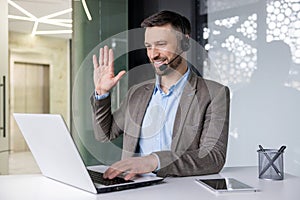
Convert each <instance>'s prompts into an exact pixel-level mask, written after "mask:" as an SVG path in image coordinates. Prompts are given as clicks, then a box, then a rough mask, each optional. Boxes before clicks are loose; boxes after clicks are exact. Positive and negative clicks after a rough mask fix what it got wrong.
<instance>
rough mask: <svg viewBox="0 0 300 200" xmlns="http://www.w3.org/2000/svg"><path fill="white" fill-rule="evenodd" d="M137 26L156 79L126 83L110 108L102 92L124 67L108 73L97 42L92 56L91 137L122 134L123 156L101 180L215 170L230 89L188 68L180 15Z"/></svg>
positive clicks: (107, 58)
mask: <svg viewBox="0 0 300 200" xmlns="http://www.w3.org/2000/svg"><path fill="white" fill-rule="evenodd" d="M142 27H144V28H145V47H146V49H147V55H148V57H149V60H150V62H151V63H152V65H153V68H154V71H155V73H156V80H150V81H146V82H143V83H141V84H138V85H135V86H133V87H131V88H130V90H129V91H128V93H127V96H126V98H125V99H124V101H123V102H122V105H121V106H120V108H119V109H118V110H117V111H116V112H114V113H113V114H112V113H111V100H110V95H109V91H110V90H111V89H112V88H113V87H114V86H115V85H116V84H117V83H118V81H119V80H120V79H121V77H122V76H123V75H124V74H125V72H124V71H121V72H119V73H118V74H117V75H115V74H114V68H113V60H114V57H113V51H112V49H109V48H108V47H107V46H105V47H104V48H100V52H99V60H98V59H97V57H96V56H95V55H94V56H93V64H94V84H95V93H94V94H93V95H92V97H91V104H92V109H93V120H94V122H93V124H94V130H95V137H96V139H98V140H100V141H110V140H113V139H115V138H117V137H118V136H120V135H121V134H123V136H124V137H123V150H122V160H121V161H118V162H116V163H114V164H113V165H112V166H111V167H110V168H109V169H108V170H107V171H106V172H105V173H104V178H110V179H112V178H114V177H116V176H117V175H119V174H121V173H124V172H125V174H126V176H125V179H131V178H132V177H134V176H135V175H137V174H144V173H148V172H156V173H157V175H158V176H163V177H166V176H189V175H201V174H211V173H218V172H219V171H220V170H221V169H222V167H223V165H224V163H225V157H226V150H227V139H228V123H229V89H228V88H227V87H225V86H223V85H221V84H219V83H216V82H213V81H208V80H204V79H203V78H201V77H199V76H197V75H196V74H195V73H194V72H193V71H192V70H190V69H189V67H188V65H187V61H186V59H185V58H186V51H187V50H188V49H189V37H190V36H189V34H190V23H189V21H188V20H187V19H186V18H185V17H183V16H181V15H179V14H177V13H175V12H171V11H161V12H158V13H156V14H154V15H152V16H150V17H148V18H147V19H145V20H144V21H143V23H142ZM178 33H181V34H178Z"/></svg>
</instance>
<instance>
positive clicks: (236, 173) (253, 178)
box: [0, 167, 300, 200]
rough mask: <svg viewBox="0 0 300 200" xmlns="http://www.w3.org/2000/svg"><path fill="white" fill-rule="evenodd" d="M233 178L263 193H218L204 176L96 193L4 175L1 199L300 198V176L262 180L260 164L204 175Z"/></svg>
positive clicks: (41, 179)
mask: <svg viewBox="0 0 300 200" xmlns="http://www.w3.org/2000/svg"><path fill="white" fill-rule="evenodd" d="M221 176H223V177H233V178H236V179H238V180H241V181H243V182H244V183H246V184H248V185H251V186H253V187H257V188H259V189H260V190H261V191H260V192H243V193H230V194H229V193H227V194H220V195H215V194H214V193H212V192H210V191H209V190H208V189H206V188H204V187H203V186H201V185H199V184H198V183H196V182H195V181H194V180H195V178H198V177H200V176H194V177H184V178H166V179H165V181H164V183H162V184H159V185H154V186H148V187H143V188H138V189H131V190H125V191H119V192H112V193H105V194H98V195H95V194H92V193H89V192H86V191H83V190H80V189H76V188H74V187H71V186H68V185H65V184H62V183H59V182H57V181H54V180H51V179H48V178H45V177H43V176H42V175H40V174H36V175H8V176H0V200H22V199H24V200H33V199H34V200H39V199H41V200H48V199H49V200H57V199H61V200H67V199H72V200H77V199H80V200H96V199H99V200H106V199H111V200H119V199H120V200H127V199H130V200H131V199H133V200H134V199H139V200H148V199H149V200H160V199H162V200H168V199H170V200H176V199H180V200H190V199H191V200H192V199H196V200H206V199H207V200H214V199H218V200H219V199H225V200H228V199H232V200H248V199H249V200H256V199H261V200H267V199H270V200H277V199H278V200H279V199H280V200H299V199H300V177H296V176H292V175H288V174H285V179H284V180H282V181H269V180H261V179H258V178H257V177H258V174H257V167H230V168H224V169H223V170H222V172H221V173H220V174H215V175H209V176H202V177H205V178H208V177H209V178H216V177H221Z"/></svg>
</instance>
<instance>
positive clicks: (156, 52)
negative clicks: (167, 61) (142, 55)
mask: <svg viewBox="0 0 300 200" xmlns="http://www.w3.org/2000/svg"><path fill="white" fill-rule="evenodd" d="M158 56H159V50H158V49H157V48H156V47H153V48H151V50H150V52H149V57H150V58H151V59H153V58H156V57H158Z"/></svg>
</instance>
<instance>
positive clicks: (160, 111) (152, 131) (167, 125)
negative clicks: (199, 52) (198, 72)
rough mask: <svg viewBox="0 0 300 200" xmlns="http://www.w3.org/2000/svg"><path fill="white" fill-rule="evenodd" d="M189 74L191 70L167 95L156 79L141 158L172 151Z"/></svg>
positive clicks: (140, 141) (140, 140) (147, 112)
mask: <svg viewBox="0 0 300 200" xmlns="http://www.w3.org/2000/svg"><path fill="white" fill-rule="evenodd" d="M189 73H190V69H188V71H187V72H186V73H185V74H184V75H183V76H182V77H181V78H180V79H179V80H178V81H177V83H176V84H174V85H173V86H171V87H170V89H169V92H168V93H167V94H166V93H164V92H163V91H162V89H161V87H160V81H159V78H158V77H157V78H156V84H155V88H154V91H153V94H152V97H151V100H150V102H149V105H148V107H147V110H146V113H145V116H144V120H143V123H142V129H141V136H140V139H139V150H140V152H139V153H140V155H141V156H145V155H149V154H151V153H152V152H155V151H162V150H170V149H171V143H172V134H173V126H174V121H175V116H176V112H177V108H178V105H179V101H180V97H181V94H182V92H183V88H184V86H185V84H186V82H187V78H188V76H189Z"/></svg>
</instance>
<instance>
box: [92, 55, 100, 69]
mask: <svg viewBox="0 0 300 200" xmlns="http://www.w3.org/2000/svg"><path fill="white" fill-rule="evenodd" d="M93 65H94V69H96V68H97V67H99V64H98V61H97V56H96V55H93Z"/></svg>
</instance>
